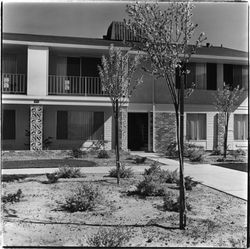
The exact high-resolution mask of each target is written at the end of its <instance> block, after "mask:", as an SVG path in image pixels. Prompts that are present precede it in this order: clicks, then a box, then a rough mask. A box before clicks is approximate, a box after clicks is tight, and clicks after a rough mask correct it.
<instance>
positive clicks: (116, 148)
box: [115, 100, 121, 185]
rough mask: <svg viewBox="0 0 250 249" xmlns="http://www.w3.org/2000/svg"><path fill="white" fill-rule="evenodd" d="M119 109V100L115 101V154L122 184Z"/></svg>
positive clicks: (118, 182)
mask: <svg viewBox="0 0 250 249" xmlns="http://www.w3.org/2000/svg"><path fill="white" fill-rule="evenodd" d="M118 122H119V109H118V100H116V102H115V154H116V170H117V184H118V185H119V184H120V166H121V164H120V146H119V123H118Z"/></svg>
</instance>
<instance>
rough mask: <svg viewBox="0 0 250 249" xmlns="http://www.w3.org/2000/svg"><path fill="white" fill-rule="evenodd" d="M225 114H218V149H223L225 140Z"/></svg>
mask: <svg viewBox="0 0 250 249" xmlns="http://www.w3.org/2000/svg"><path fill="white" fill-rule="evenodd" d="M224 131H225V127H224V114H223V113H218V114H217V149H219V150H221V151H222V150H223V140H224Z"/></svg>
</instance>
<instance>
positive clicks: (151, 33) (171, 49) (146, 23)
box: [124, 2, 205, 229]
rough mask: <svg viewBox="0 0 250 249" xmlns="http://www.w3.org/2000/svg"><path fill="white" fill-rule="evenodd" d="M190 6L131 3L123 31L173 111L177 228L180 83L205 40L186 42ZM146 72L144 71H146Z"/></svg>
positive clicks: (189, 36) (182, 225)
mask: <svg viewBox="0 0 250 249" xmlns="http://www.w3.org/2000/svg"><path fill="white" fill-rule="evenodd" d="M193 7H194V6H193V5H192V4H190V2H172V3H169V4H168V6H167V8H166V9H165V10H162V9H161V8H160V6H159V4H158V3H157V2H156V3H145V4H140V3H135V4H130V5H128V6H127V13H128V15H129V18H130V19H129V20H127V21H126V20H124V21H125V23H126V25H127V27H128V28H129V29H130V30H131V31H132V32H133V34H134V35H135V36H137V37H138V38H139V40H140V42H139V43H138V45H135V47H137V49H139V50H142V51H144V52H146V54H147V55H148V57H149V58H150V61H151V67H152V70H150V71H151V73H152V74H153V75H154V76H156V77H157V78H163V79H165V82H166V84H167V86H168V89H169V92H170V94H171V98H172V102H173V105H174V109H175V117H176V125H177V130H176V133H177V144H178V151H179V165H180V228H181V229H185V226H186V203H185V187H184V165H183V137H184V135H183V119H184V114H183V112H184V105H183V96H184V83H185V82H186V78H187V73H188V70H187V67H186V64H187V63H188V61H189V59H190V57H191V55H192V54H193V53H195V50H196V48H197V47H198V46H199V45H200V43H201V42H202V41H203V40H204V39H205V38H204V33H201V34H200V36H199V37H198V39H197V40H196V42H195V43H194V45H190V44H189V43H190V40H191V39H192V38H193V36H194V31H195V29H196V28H197V26H198V25H197V24H193V23H192V20H191V19H192V10H193ZM176 69H179V71H180V74H181V78H182V83H181V84H180V88H179V89H177V88H176V81H175V75H176ZM146 70H148V69H146Z"/></svg>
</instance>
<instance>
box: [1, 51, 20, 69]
mask: <svg viewBox="0 0 250 249" xmlns="http://www.w3.org/2000/svg"><path fill="white" fill-rule="evenodd" d="M3 72H4V73H17V59H16V56H15V55H12V54H5V55H4V56H3Z"/></svg>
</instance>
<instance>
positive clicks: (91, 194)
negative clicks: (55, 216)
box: [61, 183, 101, 212]
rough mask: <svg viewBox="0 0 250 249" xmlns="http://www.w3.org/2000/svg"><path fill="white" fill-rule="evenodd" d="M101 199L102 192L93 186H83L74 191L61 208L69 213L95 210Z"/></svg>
mask: <svg viewBox="0 0 250 249" xmlns="http://www.w3.org/2000/svg"><path fill="white" fill-rule="evenodd" d="M100 199H101V194H100V190H99V189H98V188H96V187H94V186H93V185H91V184H86V183H85V184H81V185H80V186H78V187H77V188H76V189H74V190H72V191H71V193H70V195H69V196H67V197H66V199H65V202H64V203H62V204H61V207H62V208H63V209H64V210H66V211H69V212H77V211H81V212H82V211H87V210H93V208H95V206H96V205H97V204H98V203H99V201H100Z"/></svg>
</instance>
